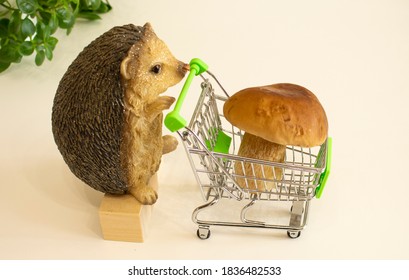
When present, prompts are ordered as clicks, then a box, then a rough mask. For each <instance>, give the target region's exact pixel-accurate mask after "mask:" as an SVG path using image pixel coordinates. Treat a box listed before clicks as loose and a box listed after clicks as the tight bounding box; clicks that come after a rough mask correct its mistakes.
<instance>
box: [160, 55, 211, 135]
mask: <svg viewBox="0 0 409 280" xmlns="http://www.w3.org/2000/svg"><path fill="white" fill-rule="evenodd" d="M189 66H190V72H189V75H188V76H187V78H186V81H185V84H184V85H183V88H182V91H181V92H180V94H179V97H178V100H177V101H176V105H175V108H174V109H173V111H172V112H170V113H168V114H167V115H166V117H165V121H164V123H165V126H166V127H167V128H168V129H169V130H170V131H172V132H175V131H177V130H179V129H181V128H183V127H185V126H186V120H185V119H184V118H183V117H182V116H181V115H180V109H181V108H182V104H183V101H184V100H185V97H186V95H187V92H188V90H189V87H190V84H191V83H192V81H193V78H194V77H195V76H197V75H200V74H202V73H203V72H206V71H207V69H208V68H209V67H208V66H207V64H206V63H204V62H203V61H202V60H201V59H199V58H193V59H192V60H191V61H190V63H189Z"/></svg>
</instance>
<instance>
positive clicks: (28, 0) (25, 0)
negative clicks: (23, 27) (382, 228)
mask: <svg viewBox="0 0 409 280" xmlns="http://www.w3.org/2000/svg"><path fill="white" fill-rule="evenodd" d="M16 3H17V7H18V8H19V9H20V10H21V11H22V12H23V13H25V14H28V15H32V14H34V13H35V12H36V11H37V9H38V3H37V1H36V0H17V1H16Z"/></svg>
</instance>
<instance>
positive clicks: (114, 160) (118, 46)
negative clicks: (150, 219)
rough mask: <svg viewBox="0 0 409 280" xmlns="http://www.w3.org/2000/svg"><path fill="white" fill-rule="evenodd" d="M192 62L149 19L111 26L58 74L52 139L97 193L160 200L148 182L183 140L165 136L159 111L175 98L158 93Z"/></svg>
mask: <svg viewBox="0 0 409 280" xmlns="http://www.w3.org/2000/svg"><path fill="white" fill-rule="evenodd" d="M188 67H189V66H188V65H186V64H184V63H182V62H180V61H178V60H177V59H175V58H174V57H173V55H172V54H171V53H170V51H169V49H168V48H167V46H166V45H165V43H164V42H163V41H161V40H160V39H159V38H158V37H157V36H156V35H155V33H154V31H153V29H152V27H151V25H150V24H149V23H146V24H145V25H144V26H143V27H139V26H134V25H132V24H129V25H124V26H117V27H114V28H112V29H111V30H109V31H107V32H106V33H104V34H102V35H101V36H100V37H98V38H97V39H95V40H94V41H93V42H91V43H90V44H89V45H88V46H87V47H85V48H84V50H83V51H82V52H81V53H80V54H79V55H78V57H77V58H76V59H75V60H74V62H73V63H72V64H71V65H70V66H69V68H68V70H67V72H66V73H65V74H64V76H63V78H62V79H61V81H60V84H59V86H58V89H57V93H56V95H55V99H54V105H53V110H52V131H53V134H54V139H55V142H56V144H57V146H58V149H59V150H60V152H61V154H62V156H63V158H64V160H65V162H66V163H67V165H68V166H69V168H70V170H71V171H72V172H73V173H74V174H75V175H76V176H77V177H78V178H80V179H81V180H82V181H84V182H85V183H86V184H88V185H89V186H91V187H92V188H94V189H96V190H99V191H102V192H104V193H111V194H124V193H130V194H132V195H133V196H135V197H136V199H137V200H138V201H139V202H141V203H142V204H153V203H155V202H156V200H157V193H156V192H155V190H153V189H152V188H150V187H149V186H148V182H149V179H150V178H151V176H152V175H153V174H154V173H155V172H156V171H157V170H158V168H159V164H160V161H161V156H162V154H165V153H168V152H171V151H173V150H175V149H176V146H177V143H178V142H177V140H176V138H174V137H173V136H169V135H167V136H162V122H163V113H162V111H163V110H165V109H168V108H169V107H170V106H171V104H172V103H173V102H174V101H175V99H174V98H173V97H170V96H161V95H160V94H161V93H163V92H164V91H166V90H167V88H169V87H171V86H173V85H175V84H177V83H178V82H180V81H181V80H182V79H183V77H184V75H185V73H186V72H187V70H188Z"/></svg>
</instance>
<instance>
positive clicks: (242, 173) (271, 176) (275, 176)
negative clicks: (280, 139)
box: [234, 132, 286, 191]
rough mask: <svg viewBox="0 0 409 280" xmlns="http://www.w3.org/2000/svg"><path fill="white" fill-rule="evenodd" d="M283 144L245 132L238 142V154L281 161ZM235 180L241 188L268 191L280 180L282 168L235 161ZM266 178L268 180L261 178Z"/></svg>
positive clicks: (283, 156)
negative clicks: (239, 142)
mask: <svg viewBox="0 0 409 280" xmlns="http://www.w3.org/2000/svg"><path fill="white" fill-rule="evenodd" d="M285 150H286V146H285V145H280V144H277V143H273V142H270V141H267V140H265V139H263V138H261V137H258V136H255V135H253V134H250V133H247V132H246V133H245V134H244V136H243V140H242V142H241V144H240V148H239V152H238V155H239V156H242V157H246V158H254V159H260V160H267V161H271V162H278V163H283V162H284V159H285ZM234 167H235V174H236V175H237V177H236V181H237V183H238V184H239V186H240V187H241V188H243V189H250V190H257V191H270V190H271V189H272V188H273V187H275V184H276V181H277V180H281V179H282V176H283V169H282V168H281V167H272V166H267V165H261V164H254V163H246V162H243V163H242V162H241V161H237V162H236V163H235V165H234ZM262 179H268V180H262Z"/></svg>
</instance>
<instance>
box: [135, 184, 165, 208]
mask: <svg viewBox="0 0 409 280" xmlns="http://www.w3.org/2000/svg"><path fill="white" fill-rule="evenodd" d="M129 193H130V194H132V195H133V196H134V197H135V198H136V200H138V201H139V202H140V203H141V204H144V205H152V204H154V203H155V202H156V200H157V199H158V194H157V193H156V191H155V190H154V189H152V188H151V187H148V186H143V187H138V188H130V189H129Z"/></svg>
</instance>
